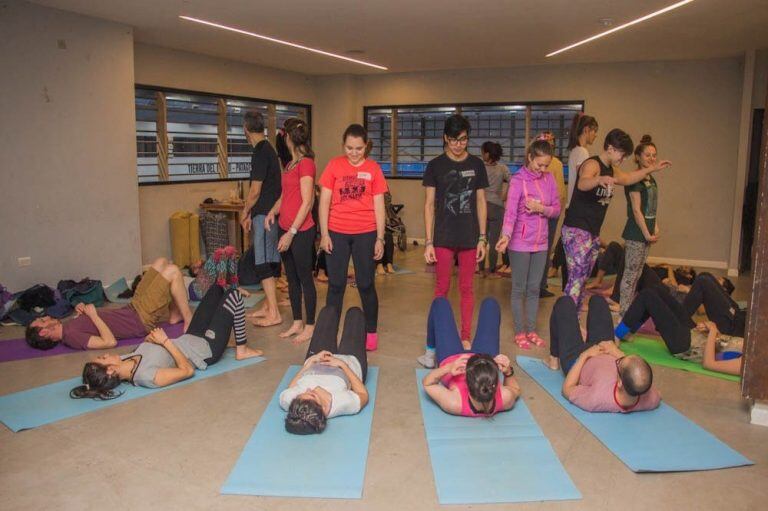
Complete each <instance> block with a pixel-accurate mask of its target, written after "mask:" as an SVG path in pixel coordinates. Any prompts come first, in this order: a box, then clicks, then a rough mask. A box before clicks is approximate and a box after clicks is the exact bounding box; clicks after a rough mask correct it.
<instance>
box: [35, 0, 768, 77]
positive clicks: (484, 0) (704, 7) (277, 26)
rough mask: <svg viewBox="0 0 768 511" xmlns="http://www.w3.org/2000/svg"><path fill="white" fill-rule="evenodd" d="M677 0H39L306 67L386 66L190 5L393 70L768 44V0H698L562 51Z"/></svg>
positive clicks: (228, 53) (706, 51)
mask: <svg viewBox="0 0 768 511" xmlns="http://www.w3.org/2000/svg"><path fill="white" fill-rule="evenodd" d="M675 1H676V0H548V1H541V2H531V1H522V0H514V1H513V0H495V1H493V0H461V1H457V0H281V1H274V0H266V1H254V0H215V1H214V0H208V1H206V0H128V1H126V0H96V1H94V0H36V1H35V3H38V4H41V5H46V6H49V7H55V8H58V9H63V10H67V11H72V12H77V13H81V14H85V15H88V16H93V17H97V18H103V19H107V20H112V21H116V22H119V23H123V24H126V25H130V26H132V27H133V28H134V31H135V40H136V41H137V42H141V43H147V44H152V45H158V46H165V47H169V48H175V49H180V50H186V51H190V52H194V53H202V54H206V55H211V56H215V57H221V58H226V59H232V60H238V61H244V62H251V63H254V64H260V65H265V66H271V67H276V68H280V69H288V70H293V71H299V72H302V73H306V74H334V73H360V74H367V73H381V72H382V71H376V70H374V69H371V68H368V67H364V66H360V65H356V64H350V63H346V62H343V61H339V60H337V59H333V58H329V57H325V56H321V55H316V54H312V53H307V52H304V51H301V50H297V49H293V48H288V47H284V46H280V45H277V44H275V43H270V42H266V41H261V40H258V39H255V38H252V37H247V36H242V35H238V34H234V33H229V32H225V31H221V30H218V29H214V28H210V27H205V26H202V25H198V24H195V23H190V22H187V21H183V20H180V19H179V18H178V15H180V14H184V15H188V16H193V17H197V18H203V19H207V20H210V21H214V22H217V23H220V24H224V25H231V26H235V27H237V28H241V29H243V30H248V31H252V32H257V33H262V34H265V35H269V36H272V37H275V38H279V39H285V40H289V41H292V42H296V43H300V44H303V45H306V46H311V47H315V48H319V49H322V50H326V51H330V52H334V53H342V54H344V53H345V52H347V51H349V50H364V52H365V53H364V54H361V55H350V56H352V57H354V58H358V59H362V60H369V61H371V62H374V63H376V64H380V65H383V66H386V67H388V68H389V70H390V72H402V71H420V70H429V69H463V68H476V67H506V66H519V65H530V64H533V65H536V64H549V63H566V62H567V63H576V62H579V63H582V62H626V61H642V60H675V59H696V58H710V57H724V56H732V55H737V54H739V53H741V52H743V51H744V50H746V49H750V48H765V47H768V1H767V0H696V1H694V2H692V3H690V4H688V5H685V6H683V7H681V8H680V9H677V10H675V11H672V12H670V13H667V14H663V15H661V16H659V17H657V18H654V19H651V20H649V21H646V22H644V23H641V24H639V25H635V26H633V27H630V28H628V29H626V30H623V31H619V32H617V33H615V34H612V35H609V36H607V37H605V38H602V39H599V40H597V41H594V42H592V43H589V44H587V45H584V46H582V47H579V48H576V49H573V50H571V51H569V52H566V53H564V54H561V55H558V56H555V57H552V58H549V59H547V58H545V57H544V55H546V54H547V53H549V52H550V51H553V50H556V49H559V48H561V47H563V46H566V45H568V44H571V43H573V42H576V41H578V40H581V39H584V38H586V37H588V36H590V35H593V34H595V33H597V32H600V31H602V30H605V28H604V27H602V26H601V25H600V24H599V23H598V20H599V19H601V18H608V17H609V18H613V19H614V20H615V24H616V25H619V24H622V23H625V22H627V21H630V20H632V19H634V18H638V17H640V16H643V15H645V14H648V13H650V12H652V11H655V10H657V9H660V8H662V7H665V6H667V5H670V4H672V3H675Z"/></svg>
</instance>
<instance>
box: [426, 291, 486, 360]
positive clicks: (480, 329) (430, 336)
mask: <svg viewBox="0 0 768 511" xmlns="http://www.w3.org/2000/svg"><path fill="white" fill-rule="evenodd" d="M500 326H501V308H500V307H499V302H497V301H496V300H495V299H493V298H486V299H485V300H483V303H482V304H481V305H480V314H479V316H478V319H477V330H476V331H475V338H474V340H473V341H472V348H471V349H469V350H465V349H464V346H463V345H462V344H461V338H460V337H459V331H458V329H457V328H456V319H455V318H454V316H453V310H452V309H451V304H450V303H449V302H448V300H447V299H445V298H443V297H440V298H435V299H434V300H433V301H432V305H431V306H430V308H429V317H428V318H427V347H428V348H431V349H434V350H435V358H436V360H437V363H438V365H439V364H440V363H441V362H442V361H443V360H445V359H446V358H448V357H450V356H453V355H458V354H461V353H483V354H486V355H490V356H492V357H495V356H496V355H498V354H499V330H500Z"/></svg>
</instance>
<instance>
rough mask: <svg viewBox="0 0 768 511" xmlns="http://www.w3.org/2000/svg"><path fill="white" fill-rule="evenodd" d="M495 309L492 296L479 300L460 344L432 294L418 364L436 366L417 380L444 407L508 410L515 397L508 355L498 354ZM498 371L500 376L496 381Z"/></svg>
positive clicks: (469, 411)
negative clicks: (468, 334)
mask: <svg viewBox="0 0 768 511" xmlns="http://www.w3.org/2000/svg"><path fill="white" fill-rule="evenodd" d="M500 323H501V310H500V309H499V303H498V302H497V301H496V300H494V299H493V298H486V299H485V300H483V303H482V304H481V305H480V315H479V316H478V320H477V331H476V332H475V338H474V340H473V341H472V346H471V347H470V348H469V349H465V346H464V345H463V344H462V341H461V339H460V337H459V332H458V330H457V328H456V320H455V319H454V316H453V311H452V310H451V305H450V304H449V303H448V300H446V299H445V298H443V297H439V298H435V300H434V301H433V302H432V306H431V307H430V309H429V318H428V319H427V353H426V354H425V355H422V356H421V357H419V358H418V361H419V363H420V364H422V365H424V366H426V367H434V365H435V360H437V362H438V367H437V368H436V369H434V370H432V371H430V372H429V373H428V374H427V375H426V376H425V377H424V379H423V380H422V385H424V391H425V392H426V393H427V395H428V396H429V397H430V398H432V400H433V401H434V402H435V403H437V405H438V406H439V407H440V408H442V409H443V410H444V411H445V412H447V413H450V414H452V415H463V416H466V417H487V416H490V415H494V414H496V413H499V412H503V411H506V410H509V409H511V408H512V407H513V406H514V405H515V401H516V400H517V398H518V397H519V396H520V386H519V385H518V384H517V380H516V379H515V377H514V374H515V371H514V369H512V365H511V364H510V361H509V358H508V357H507V356H506V355H500V354H499V326H500ZM499 372H501V373H502V374H503V376H504V380H503V382H500V381H499V380H500V377H499Z"/></svg>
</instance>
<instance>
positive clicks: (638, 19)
mask: <svg viewBox="0 0 768 511" xmlns="http://www.w3.org/2000/svg"><path fill="white" fill-rule="evenodd" d="M691 2H693V0H683V1H682V2H677V3H676V4H673V5H670V6H668V7H665V8H663V9H660V10H658V11H656V12H652V13H650V14H646V15H645V16H643V17H642V18H637V19H636V20H632V21H630V22H629V23H624V24H623V25H619V26H618V27H614V28H612V29H610V30H606V31H605V32H601V33H599V34H596V35H593V36H592V37H588V38H587V39H584V40H583V41H579V42H578V43H573V44H572V45H570V46H566V47H565V48H561V49H559V50H557V51H553V52H552V53H549V54H547V57H554V56H555V55H557V54H558V53H563V52H564V51H568V50H570V49H573V48H576V47H577V46H581V45H582V44H587V43H589V42H592V41H594V40H595V39H600V38H601V37H605V36H607V35H609V34H613V33H614V32H618V31H619V30H623V29H625V28H627V27H631V26H632V25H637V24H638V23H642V22H643V21H646V20H649V19H651V18H655V17H656V16H659V15H660V14H664V13H665V12H669V11H672V10H674V9H677V8H678V7H682V6H684V5H685V4H689V3H691Z"/></svg>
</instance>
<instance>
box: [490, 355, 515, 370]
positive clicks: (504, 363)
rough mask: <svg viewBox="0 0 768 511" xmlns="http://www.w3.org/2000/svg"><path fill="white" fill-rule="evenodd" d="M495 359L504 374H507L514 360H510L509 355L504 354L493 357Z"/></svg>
mask: <svg viewBox="0 0 768 511" xmlns="http://www.w3.org/2000/svg"><path fill="white" fill-rule="evenodd" d="M493 361H494V362H496V365H497V366H498V367H499V371H501V372H502V373H503V374H507V371H508V370H509V366H510V365H511V364H512V362H510V360H509V357H508V356H506V355H502V354H499V355H496V356H495V357H493Z"/></svg>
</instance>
